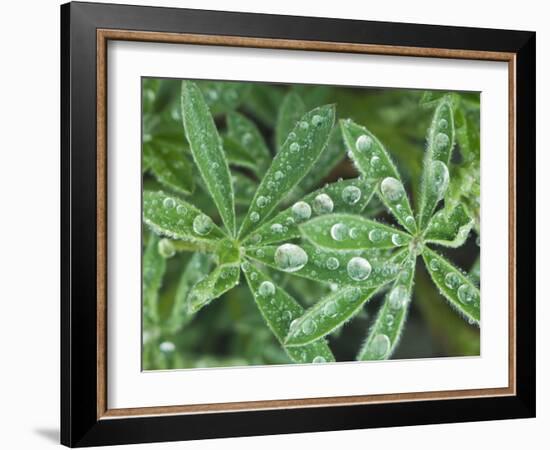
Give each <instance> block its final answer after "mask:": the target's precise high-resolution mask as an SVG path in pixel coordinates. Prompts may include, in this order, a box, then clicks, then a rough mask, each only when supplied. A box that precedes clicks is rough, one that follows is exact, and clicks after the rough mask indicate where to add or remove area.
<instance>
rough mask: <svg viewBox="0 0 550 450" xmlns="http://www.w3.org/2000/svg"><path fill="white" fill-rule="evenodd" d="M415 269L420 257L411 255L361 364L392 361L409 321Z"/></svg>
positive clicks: (382, 310) (387, 298) (371, 334)
mask: <svg viewBox="0 0 550 450" xmlns="http://www.w3.org/2000/svg"><path fill="white" fill-rule="evenodd" d="M415 265H416V256H412V255H409V256H408V258H407V262H406V263H405V265H404V267H403V268H402V270H401V272H400V273H399V275H398V276H397V278H396V280H395V281H394V283H393V286H392V288H391V290H390V291H389V292H388V293H387V294H386V296H385V298H384V303H383V304H382V306H381V307H380V310H379V312H378V315H377V317H376V320H375V321H374V324H373V325H372V327H371V329H370V331H369V335H368V337H367V339H366V340H365V342H364V344H363V346H362V347H361V350H360V351H359V354H358V355H357V360H359V361H368V360H376V359H388V358H389V357H390V356H391V355H392V353H393V352H394V350H395V348H396V347H397V344H398V343H399V338H400V337H401V333H402V331H403V328H404V326H405V322H406V320H407V311H408V308H409V303H410V300H411V296H412V288H413V284H414V275H415Z"/></svg>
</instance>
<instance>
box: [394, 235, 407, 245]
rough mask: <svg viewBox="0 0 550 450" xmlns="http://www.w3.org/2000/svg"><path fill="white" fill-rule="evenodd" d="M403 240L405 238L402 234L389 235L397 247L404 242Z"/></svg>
mask: <svg viewBox="0 0 550 450" xmlns="http://www.w3.org/2000/svg"><path fill="white" fill-rule="evenodd" d="M404 241H405V240H404V239H403V236H401V235H400V234H397V233H393V234H392V235H391V242H392V244H393V245H395V246H396V247H399V246H400V245H403V244H404V243H405V242H404Z"/></svg>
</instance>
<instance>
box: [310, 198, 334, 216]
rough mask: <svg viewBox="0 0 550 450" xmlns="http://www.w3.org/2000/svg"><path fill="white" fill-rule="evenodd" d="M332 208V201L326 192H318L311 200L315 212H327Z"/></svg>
mask: <svg viewBox="0 0 550 450" xmlns="http://www.w3.org/2000/svg"><path fill="white" fill-rule="evenodd" d="M333 209H334V203H333V201H332V199H331V198H330V197H329V196H328V195H327V194H324V193H323V194H319V195H317V197H315V200H313V211H315V212H316V213H317V214H328V213H331V212H332V210H333Z"/></svg>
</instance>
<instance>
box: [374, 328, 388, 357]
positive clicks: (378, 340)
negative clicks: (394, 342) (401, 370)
mask: <svg viewBox="0 0 550 450" xmlns="http://www.w3.org/2000/svg"><path fill="white" fill-rule="evenodd" d="M390 347H391V341H390V338H389V337H388V336H386V335H385V334H377V335H376V336H374V338H373V339H372V341H371V342H370V345H369V353H371V354H372V356H373V357H374V358H376V359H384V358H385V357H386V355H387V354H388V352H389V351H390Z"/></svg>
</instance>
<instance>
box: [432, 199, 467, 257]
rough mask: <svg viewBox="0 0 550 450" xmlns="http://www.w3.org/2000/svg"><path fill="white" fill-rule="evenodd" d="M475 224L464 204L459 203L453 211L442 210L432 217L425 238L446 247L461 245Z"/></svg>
mask: <svg viewBox="0 0 550 450" xmlns="http://www.w3.org/2000/svg"><path fill="white" fill-rule="evenodd" d="M473 225H474V221H473V220H472V219H471V218H470V216H469V215H468V213H467V212H466V210H465V209H464V206H463V205H462V204H458V205H457V206H456V207H455V208H454V209H452V210H451V211H447V210H441V211H439V212H437V213H436V214H435V215H434V216H433V217H432V218H431V219H430V222H429V224H428V227H427V229H426V234H425V235H424V239H425V241H426V242H433V243H435V244H439V245H443V246H445V247H453V248H456V247H460V246H461V245H462V244H464V242H465V241H466V239H467V238H468V235H469V233H470V230H471V229H472V226H473Z"/></svg>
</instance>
